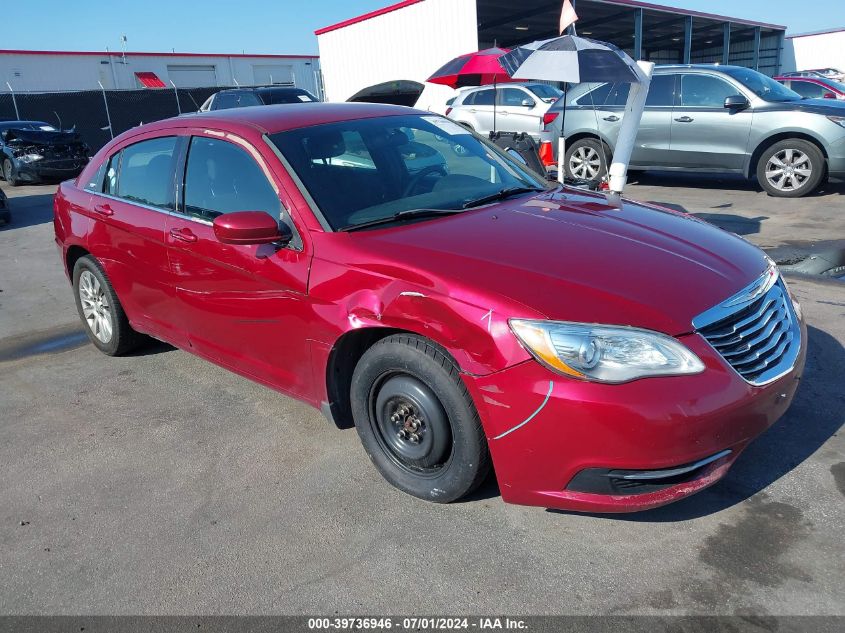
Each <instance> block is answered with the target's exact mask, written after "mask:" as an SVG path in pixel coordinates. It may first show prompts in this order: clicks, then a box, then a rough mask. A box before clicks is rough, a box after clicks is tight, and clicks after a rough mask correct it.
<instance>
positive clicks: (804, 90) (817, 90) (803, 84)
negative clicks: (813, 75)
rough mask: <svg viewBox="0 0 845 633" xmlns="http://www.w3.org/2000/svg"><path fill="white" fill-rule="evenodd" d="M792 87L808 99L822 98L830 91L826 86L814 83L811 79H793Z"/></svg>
mask: <svg viewBox="0 0 845 633" xmlns="http://www.w3.org/2000/svg"><path fill="white" fill-rule="evenodd" d="M790 87H791V88H792V90H794V91H795V92H797V93H798V94H799V95H801V96H802V97H806V98H808V99H821V98H822V97H823V96H824V93H826V92H830V90H826V89H825V88H824V86H820V85H819V84H814V83H811V82H809V81H796V80H794V79H793V80H792V86H790Z"/></svg>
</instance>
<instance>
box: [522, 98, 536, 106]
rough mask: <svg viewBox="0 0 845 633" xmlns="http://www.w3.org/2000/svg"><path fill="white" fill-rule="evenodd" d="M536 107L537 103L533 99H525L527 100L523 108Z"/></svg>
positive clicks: (524, 100)
mask: <svg viewBox="0 0 845 633" xmlns="http://www.w3.org/2000/svg"><path fill="white" fill-rule="evenodd" d="M534 105H535V103H534V100H533V99H529V98H528V97H525V99H523V100H522V107H523V108H533V107H534Z"/></svg>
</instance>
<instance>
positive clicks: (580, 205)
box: [55, 104, 806, 512]
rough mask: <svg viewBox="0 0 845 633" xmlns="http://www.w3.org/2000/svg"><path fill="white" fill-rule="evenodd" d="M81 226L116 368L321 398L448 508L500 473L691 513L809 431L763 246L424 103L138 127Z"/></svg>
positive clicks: (380, 458)
mask: <svg viewBox="0 0 845 633" xmlns="http://www.w3.org/2000/svg"><path fill="white" fill-rule="evenodd" d="M456 145H460V146H461V147H462V148H463V149H464V150H465V151H462V152H460V155H459V154H458V153H455V152H454V151H452V148H453V147H454V146H456ZM423 160H426V161H430V165H428V166H426V167H422V166H421V164H422V163H421V161H423ZM55 231H56V242H57V244H58V246H59V249H60V251H61V258H62V262H63V265H64V266H65V269H66V271H67V274H68V276H69V278H70V280H71V281H72V284H73V289H74V295H75V297H76V302H77V307H78V309H79V313H80V316H81V318H82V320H83V322H84V323H85V325H86V328H87V331H88V334H89V336H90V338H91V341H92V342H93V343H94V345H96V346H97V347H98V348H99V349H100V350H102V351H103V352H105V353H106V354H110V355H119V354H124V353H126V352H128V351H129V350H131V349H132V348H133V347H135V346H136V345H138V344H139V343H140V342H141V341H142V339H143V337H142V336H141V334H142V333H143V334H147V335H150V336H152V337H154V338H156V339H160V340H163V341H167V342H169V343H171V344H173V345H175V346H177V347H180V348H182V349H184V350H187V351H190V352H193V353H194V354H197V355H199V356H201V357H203V358H206V359H208V360H210V361H211V362H213V363H216V364H219V365H221V366H223V367H226V368H227V369H230V370H232V371H235V372H237V373H239V374H242V375H244V376H246V377H248V378H251V379H253V380H255V381H258V382H260V383H263V384H265V385H267V386H269V387H272V388H274V389H277V390H278V391H280V392H282V393H284V394H286V395H289V396H292V397H295V398H299V399H301V400H303V401H305V402H308V403H309V404H311V405H313V406H314V407H317V408H320V409H321V410H322V411H323V413H324V414H325V415H326V416H327V417H328V418H329V419H330V420H333V421H334V422H335V423H337V424H338V425H339V426H349V425H352V424H354V425H355V427H356V429H357V431H358V433H359V435H360V438H361V441H362V442H363V445H364V448H365V450H366V452H367V454H368V455H369V457H370V459H371V460H372V461H373V463H374V464H375V466H376V467H377V468H378V470H379V471H380V472H381V473H382V475H383V476H384V477H385V478H386V479H387V480H388V481H389V482H391V483H392V484H393V485H395V486H397V487H398V488H400V489H402V490H404V491H406V492H408V493H410V494H412V495H416V496H418V497H421V498H424V499H428V500H431V501H438V502H448V501H453V500H456V499H459V498H461V497H463V496H465V495H466V494H468V493H469V492H470V491H472V490H473V489H474V488H475V487H476V486H477V485H478V484H479V483H480V482H481V481H483V480H484V479H485V477H486V476H487V474H488V471H489V469H490V467H491V465H492V467H493V468H494V469H495V472H496V476H497V479H498V483H499V486H500V489H501V493H502V497H503V498H504V500H505V501H509V502H513V503H522V504H531V505H540V506H546V507H554V508H565V509H571V510H584V511H599V512H623V511H631V510H641V509H645V508H652V507H655V506H659V505H662V504H665V503H667V502H670V501H673V500H676V499H679V498H681V497H685V496H687V495H689V494H692V493H694V492H696V491H698V490H701V489H702V488H705V487H706V486H709V485H710V484H712V483H714V482H715V481H717V480H718V479H719V478H721V477H722V476H724V474H725V473H726V471H727V470H728V468H729V467H730V465H731V464H732V463H733V462H734V460H736V458H737V457H738V456H739V455H740V453H741V452H742V450H743V449H744V448H745V447H746V446H747V445H748V443H749V442H750V441H751V440H752V439H754V438H755V437H756V436H757V435H759V434H760V433H761V432H762V431H763V430H765V429H766V428H767V427H768V426H769V425H771V424H772V423H773V422H774V421H775V420H777V419H778V418H779V417H780V416H781V415H782V414H783V413H784V411H785V410H786V409H787V407H788V406H789V404H790V401H791V400H792V397H793V395H794V393H795V390H796V388H797V386H798V380H799V377H800V375H801V371H802V367H803V363H804V353H805V349H806V345H805V341H806V333H805V328H804V325H803V321H802V317H801V312H800V308H799V307H798V305H797V304H796V303H795V302H794V300H793V299H791V296H790V294H789V292H788V290H787V288H786V285H785V283H784V281H783V279H781V278H780V276H779V275H778V272H777V269H776V268H775V267H774V265H773V264H772V262H771V261H770V260H768V259H767V258H766V256H765V255H764V254H763V253H762V252H761V251H760V250H758V249H757V248H755V247H754V246H752V245H750V244H748V243H747V242H745V241H743V240H742V239H740V238H739V237H737V236H736V235H733V234H730V233H727V232H724V231H721V230H719V229H717V228H714V227H712V226H710V225H708V224H706V223H704V222H701V221H698V220H696V219H695V218H692V217H690V216H688V215H686V214H683V213H677V212H674V211H671V210H668V209H663V208H656V207H652V206H648V205H643V204H638V203H633V202H627V201H626V202H625V203H624V205H623V206H622V207H621V208H618V207H614V206H612V205H608V203H607V200H606V199H605V197H603V196H602V195H598V194H593V193H589V192H584V191H579V190H574V189H567V188H557V187H556V188H549V185H548V184H547V183H546V182H545V181H543V180H542V179H540V178H539V177H538V176H536V175H534V174H533V173H532V172H529V171H528V170H527V169H526V168H525V167H524V165H522V164H521V163H520V162H519V161H517V160H515V159H514V158H512V157H511V156H510V155H507V154H504V153H502V152H500V151H499V150H498V149H497V148H496V147H494V146H493V145H492V144H490V143H489V142H487V141H486V140H485V139H482V138H480V137H478V136H474V135H472V134H471V133H470V132H468V131H467V130H466V129H464V128H463V127H461V126H458V125H456V124H455V123H453V122H452V121H450V120H448V119H445V118H443V117H440V116H435V115H431V114H430V113H425V112H420V111H417V110H412V109H408V108H402V107H398V106H387V105H369V104H301V105H287V106H268V107H264V108H244V109H236V110H226V111H221V112H215V113H212V114H198V115H191V116H186V117H180V118H177V119H171V120H167V121H160V122H158V123H152V124H149V125H144V126H141V127H138V128H135V129H133V130H130V131H128V132H126V133H124V134H123V135H121V136H119V137H118V138H116V139H114V141H113V142H111V143H109V144H108V145H107V146H106V147H104V148H103V149H102V150H101V151H100V152H99V153H98V154H97V155H96V157H95V158H94V159H93V160H92V161H91V163H90V165H89V166H88V167H87V168H86V169H85V171H84V172H83V173H82V174H81V176H80V177H79V179H78V180H77V181H76V182H66V183H63V184H62V185H61V187H60V188H59V191H58V193H57V195H56V199H55ZM232 422H233V423H238V421H236V420H233V421H232Z"/></svg>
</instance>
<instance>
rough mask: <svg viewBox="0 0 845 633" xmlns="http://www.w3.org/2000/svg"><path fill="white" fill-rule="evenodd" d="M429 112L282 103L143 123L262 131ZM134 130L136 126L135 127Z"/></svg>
mask: <svg viewBox="0 0 845 633" xmlns="http://www.w3.org/2000/svg"><path fill="white" fill-rule="evenodd" d="M408 114H420V115H424V114H429V115H430V114H431V113H430V112H423V111H422V110H416V109H414V108H408V107H405V106H396V105H387V104H377V103H318V102H308V103H286V104H282V105H268V106H257V107H252V108H230V109H227V110H212V111H209V112H197V113H195V114H184V115H182V116H180V117H174V118H172V119H164V120H163V121H157V122H155V123H149V124H147V125H145V126H144V129H145V130H146V131H151V130H155V129H169V128H180V127H181V128H184V127H205V126H207V127H210V128H214V127H220V128H224V129H228V130H230V131H233V132H234V131H236V130H238V129H244V128H248V129H251V130H252V131H257V132H259V133H262V134H275V133H276V132H284V131H286V130H294V129H297V128H302V127H311V126H313V125H322V124H324V123H336V122H338V121H349V120H354V119H371V118H375V117H381V116H401V115H408ZM134 129H135V130H136V131H137V129H138V128H134Z"/></svg>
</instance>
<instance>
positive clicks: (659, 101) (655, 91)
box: [645, 75, 736, 106]
mask: <svg viewBox="0 0 845 633" xmlns="http://www.w3.org/2000/svg"><path fill="white" fill-rule="evenodd" d="M734 92H736V91H734ZM722 101H723V102H724V99H723V100H722ZM645 104H646V105H647V106H671V105H674V104H675V75H655V76H653V77H652V78H651V86H649V89H648V96H647V97H646V99H645ZM721 105H724V103H722V104H721Z"/></svg>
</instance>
